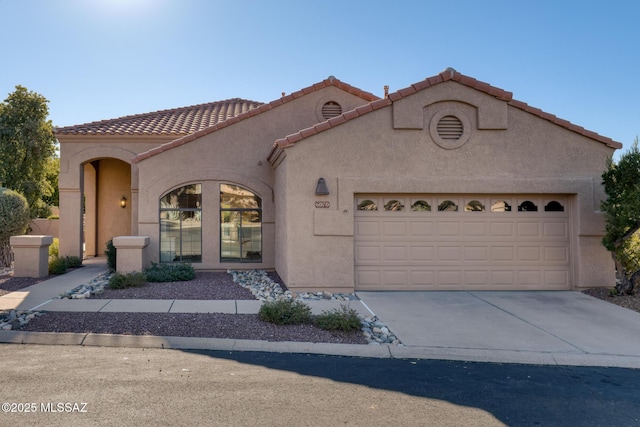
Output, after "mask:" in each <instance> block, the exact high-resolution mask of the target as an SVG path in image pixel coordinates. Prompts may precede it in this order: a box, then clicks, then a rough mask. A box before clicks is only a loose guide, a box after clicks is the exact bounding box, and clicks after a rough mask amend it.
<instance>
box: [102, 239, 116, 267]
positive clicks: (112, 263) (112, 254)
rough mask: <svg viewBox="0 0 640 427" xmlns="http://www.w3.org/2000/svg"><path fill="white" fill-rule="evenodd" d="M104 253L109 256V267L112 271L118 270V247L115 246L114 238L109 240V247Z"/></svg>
mask: <svg viewBox="0 0 640 427" xmlns="http://www.w3.org/2000/svg"><path fill="white" fill-rule="evenodd" d="M104 254H105V255H106V256H107V267H109V269H110V270H111V271H116V247H115V246H113V239H111V240H109V241H108V242H107V249H106V250H105V251H104Z"/></svg>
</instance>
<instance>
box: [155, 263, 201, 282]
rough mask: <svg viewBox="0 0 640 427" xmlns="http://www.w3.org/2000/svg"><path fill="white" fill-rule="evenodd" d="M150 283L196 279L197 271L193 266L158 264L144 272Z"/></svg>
mask: <svg viewBox="0 0 640 427" xmlns="http://www.w3.org/2000/svg"><path fill="white" fill-rule="evenodd" d="M144 274H145V276H146V277H147V280H148V281H149V282H183V281H186V280H192V279H194V278H195V277H196V271H195V269H194V268H193V266H192V265H191V264H186V263H172V264H156V263H155V262H152V263H151V267H149V268H147V269H145V270H144Z"/></svg>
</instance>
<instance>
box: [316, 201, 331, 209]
mask: <svg viewBox="0 0 640 427" xmlns="http://www.w3.org/2000/svg"><path fill="white" fill-rule="evenodd" d="M329 206H331V203H330V202H329V201H326V200H324V201H321V202H316V208H323V209H326V208H328V207H329Z"/></svg>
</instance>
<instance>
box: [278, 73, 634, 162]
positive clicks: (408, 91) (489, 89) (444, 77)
mask: <svg viewBox="0 0 640 427" xmlns="http://www.w3.org/2000/svg"><path fill="white" fill-rule="evenodd" d="M449 80H451V81H455V82H458V83H460V84H463V85H465V86H469V87H471V88H474V89H476V90H479V91H481V92H485V93H486V94H488V95H491V96H494V97H496V98H497V99H500V100H503V101H505V102H507V104H509V105H510V106H513V107H515V108H518V109H520V110H523V111H526V112H528V113H531V114H533V115H535V116H538V117H540V118H542V119H545V120H548V121H550V122H552V123H555V124H557V125H559V126H562V127H564V128H566V129H569V130H571V131H573V132H577V133H579V134H581V135H584V136H586V137H588V138H591V139H594V140H596V141H599V142H601V143H603V144H605V145H607V146H609V147H612V148H622V144H621V143H619V142H616V141H614V140H612V139H611V138H608V137H605V136H602V135H599V134H597V133H595V132H592V131H589V130H586V129H585V128H583V127H581V126H578V125H574V124H573V123H571V122H568V121H567V120H562V119H560V118H558V117H556V116H554V115H553V114H549V113H545V112H544V111H542V110H540V109H538V108H534V107H531V106H529V105H528V104H526V103H524V102H521V101H517V100H514V99H513V98H512V95H513V94H512V93H511V92H507V91H505V90H502V89H500V88H497V87H494V86H491V85H490V84H488V83H484V82H481V81H478V80H476V79H474V78H472V77H468V76H465V75H464V74H460V73H459V72H457V71H456V70H454V69H453V68H447V69H446V70H444V71H443V72H441V73H440V74H438V75H436V76H434V77H430V78H428V79H425V80H423V81H421V82H418V83H415V84H413V85H411V86H409V87H407V88H404V89H400V90H399V91H397V92H394V93H390V94H389V96H388V97H387V98H385V99H380V100H376V101H373V102H371V103H369V104H367V105H363V106H360V107H358V108H356V109H355V110H351V111H347V112H345V113H343V114H342V115H340V116H337V117H333V118H331V119H329V120H327V121H325V122H322V123H318V124H316V125H315V126H312V127H310V128H307V129H303V130H301V131H299V132H296V133H294V134H292V135H288V136H286V137H284V138H280V139H278V140H276V142H275V144H274V147H273V150H272V151H271V153H270V154H269V157H268V158H269V159H270V160H271V159H272V158H274V155H275V154H276V152H277V151H278V150H279V149H283V148H287V147H290V146H292V145H294V144H295V143H296V142H298V141H300V140H302V139H304V138H307V137H309V136H312V135H315V134H318V133H320V132H323V131H325V130H327V129H330V128H332V127H335V126H339V125H341V124H343V123H345V122H347V121H349V120H352V119H355V118H356V117H359V116H362V115H364V114H367V113H370V112H372V111H375V110H378V109H380V108H384V107H387V106H389V105H391V104H392V103H393V102H394V101H397V100H400V99H402V98H404V97H407V96H410V95H412V94H414V93H416V92H418V91H421V90H423V89H427V88H429V87H431V86H435V85H437V84H440V83H443V82H446V81H449Z"/></svg>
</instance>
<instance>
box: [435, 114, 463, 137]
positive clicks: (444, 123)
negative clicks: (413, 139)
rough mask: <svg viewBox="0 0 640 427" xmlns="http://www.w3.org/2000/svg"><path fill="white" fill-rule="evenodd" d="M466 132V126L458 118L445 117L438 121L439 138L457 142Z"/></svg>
mask: <svg viewBox="0 0 640 427" xmlns="http://www.w3.org/2000/svg"><path fill="white" fill-rule="evenodd" d="M463 132H464V126H463V125H462V122H461V121H460V119H459V118H457V117H456V116H444V117H443V118H441V119H440V120H439V121H438V136H440V138H442V139H444V140H447V141H457V140H459V139H460V137H461V136H462V134H463Z"/></svg>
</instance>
